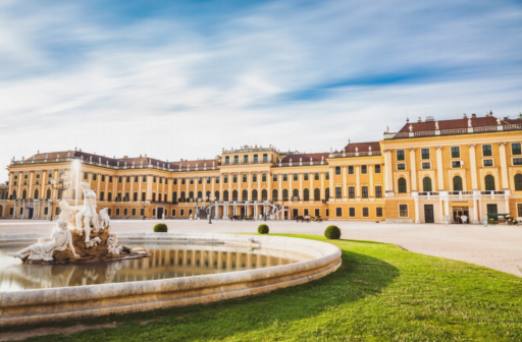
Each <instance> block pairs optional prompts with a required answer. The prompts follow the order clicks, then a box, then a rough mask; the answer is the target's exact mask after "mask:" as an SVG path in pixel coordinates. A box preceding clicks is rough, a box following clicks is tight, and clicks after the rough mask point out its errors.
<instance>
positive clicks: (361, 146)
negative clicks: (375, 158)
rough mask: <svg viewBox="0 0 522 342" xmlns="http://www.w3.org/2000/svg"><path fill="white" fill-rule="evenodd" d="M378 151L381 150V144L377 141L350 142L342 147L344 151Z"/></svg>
mask: <svg viewBox="0 0 522 342" xmlns="http://www.w3.org/2000/svg"><path fill="white" fill-rule="evenodd" d="M370 148H371V152H372V153H379V152H380V151H381V144H380V143H379V142H378V141H368V142H357V143H352V142H350V143H349V144H348V145H346V146H345V147H344V152H346V153H356V152H358V153H361V154H362V153H367V152H370Z"/></svg>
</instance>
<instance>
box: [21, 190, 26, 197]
mask: <svg viewBox="0 0 522 342" xmlns="http://www.w3.org/2000/svg"><path fill="white" fill-rule="evenodd" d="M26 198H27V191H26V190H24V192H22V199H26Z"/></svg>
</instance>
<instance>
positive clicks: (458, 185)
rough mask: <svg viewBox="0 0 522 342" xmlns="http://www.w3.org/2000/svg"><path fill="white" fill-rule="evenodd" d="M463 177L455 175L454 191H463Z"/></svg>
mask: <svg viewBox="0 0 522 342" xmlns="http://www.w3.org/2000/svg"><path fill="white" fill-rule="evenodd" d="M462 190H463V189H462V177H460V176H455V177H453V191H462Z"/></svg>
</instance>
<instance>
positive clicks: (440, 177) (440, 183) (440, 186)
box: [435, 147, 444, 191]
mask: <svg viewBox="0 0 522 342" xmlns="http://www.w3.org/2000/svg"><path fill="white" fill-rule="evenodd" d="M435 155H436V158H437V191H443V190H444V167H443V165H442V148H441V147H437V149H436V152H435Z"/></svg>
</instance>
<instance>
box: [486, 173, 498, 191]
mask: <svg viewBox="0 0 522 342" xmlns="http://www.w3.org/2000/svg"><path fill="white" fill-rule="evenodd" d="M484 185H485V186H486V191H495V177H493V176H492V175H487V176H486V177H484Z"/></svg>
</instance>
